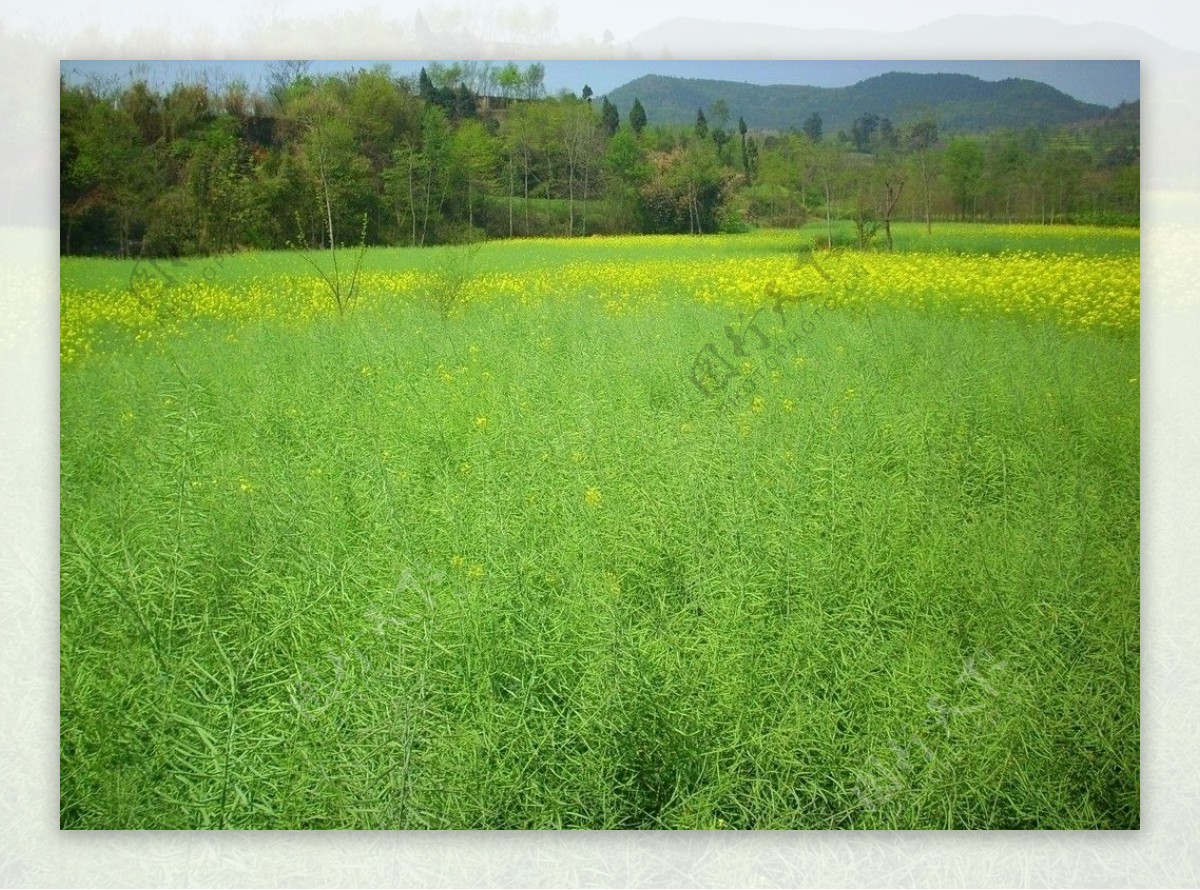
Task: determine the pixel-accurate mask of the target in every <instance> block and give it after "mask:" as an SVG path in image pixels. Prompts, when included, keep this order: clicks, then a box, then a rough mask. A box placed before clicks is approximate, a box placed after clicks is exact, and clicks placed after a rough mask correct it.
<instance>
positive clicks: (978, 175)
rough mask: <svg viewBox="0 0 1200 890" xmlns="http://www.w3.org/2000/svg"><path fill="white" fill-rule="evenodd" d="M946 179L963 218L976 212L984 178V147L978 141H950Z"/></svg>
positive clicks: (946, 163) (947, 152) (946, 160)
mask: <svg viewBox="0 0 1200 890" xmlns="http://www.w3.org/2000/svg"><path fill="white" fill-rule="evenodd" d="M944 158H945V169H946V178H947V180H948V181H949V183H950V190H951V193H952V195H953V197H954V203H955V204H957V205H958V211H959V214H960V216H961V218H963V219H966V218H967V216H968V214H973V213H974V212H975V201H976V198H978V196H979V183H980V180H981V179H982V177H983V161H984V155H983V147H982V146H981V145H980V144H979V142H978V140H975V139H970V138H967V137H959V138H956V139H952V140H950V144H949V145H947V146H946V152H945V156H944Z"/></svg>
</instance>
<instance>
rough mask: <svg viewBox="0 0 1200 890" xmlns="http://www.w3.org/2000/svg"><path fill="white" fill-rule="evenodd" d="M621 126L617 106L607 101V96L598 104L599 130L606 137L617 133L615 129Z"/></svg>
mask: <svg viewBox="0 0 1200 890" xmlns="http://www.w3.org/2000/svg"><path fill="white" fill-rule="evenodd" d="M619 126H621V117H620V115H619V113H618V112H617V106H616V105H614V104H613V103H611V102H609V101H608V96H605V97H604V100H603V102H601V103H600V129H602V130H603V131H604V133H605V134H606V135H608V136H611V135H613V134H614V133H616V132H617V128H618V127H619Z"/></svg>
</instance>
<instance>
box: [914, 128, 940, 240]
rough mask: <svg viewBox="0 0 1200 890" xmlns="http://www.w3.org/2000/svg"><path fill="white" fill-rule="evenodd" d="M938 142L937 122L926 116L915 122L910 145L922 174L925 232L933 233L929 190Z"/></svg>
mask: <svg viewBox="0 0 1200 890" xmlns="http://www.w3.org/2000/svg"><path fill="white" fill-rule="evenodd" d="M937 142H938V128H937V122H936V121H934V120H933V119H932V118H924V119H923V120H919V121H917V122H916V123H914V124H913V125H912V126H911V127H910V128H909V131H908V147H909V148H910V149H911V150H912V153H913V156H914V157H915V158H916V160H917V169H918V170H919V171H920V174H921V188H922V193H923V195H924V198H925V233H926V234H932V232H933V218H932V216H931V214H930V202H929V192H930V184H931V183H932V181H933V157H932V155H933V147H934V146H935V145H937Z"/></svg>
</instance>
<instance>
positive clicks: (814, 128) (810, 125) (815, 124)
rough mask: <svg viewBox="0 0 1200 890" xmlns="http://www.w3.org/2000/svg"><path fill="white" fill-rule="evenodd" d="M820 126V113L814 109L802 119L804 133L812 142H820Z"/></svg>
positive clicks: (821, 124)
mask: <svg viewBox="0 0 1200 890" xmlns="http://www.w3.org/2000/svg"><path fill="white" fill-rule="evenodd" d="M822 126H823V123H822V121H821V115H820V113H818V112H816V111H814V112H813V113H812V114H810V115H809V116H808V117H807V118H805V119H804V135H805V136H807V137H808V138H809V140H810V141H812V142H820V141H821V128H822Z"/></svg>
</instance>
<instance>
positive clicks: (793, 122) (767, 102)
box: [608, 72, 1109, 135]
mask: <svg viewBox="0 0 1200 890" xmlns="http://www.w3.org/2000/svg"><path fill="white" fill-rule="evenodd" d="M608 98H609V100H610V101H611V102H613V103H615V104H616V106H617V109H618V110H619V112H620V114H621V119H622V120H625V119H626V118H627V117H628V115H629V109H630V108H631V107H632V105H633V100H634V99H635V98H636V99H640V100H641V102H642V106H643V107H644V108H645V109H646V117H647V118H648V119H649V122H650V124H651V126H653V125H654V124H690V123H693V122H694V121H695V120H696V109H697V108H703V109H704V110H705V114H706V115H707V113H708V110H709V108H711V107H712V104H713V102H715V101H716V100H717V99H724V100H725V102H726V103H727V104H728V106H729V111H730V116H731V124H732V125H736V124H737V119H738V117H739V115H740V116H742V117H744V118H745V119H746V124H747V125H748V126H749V127H751V128H752V129H758V130H780V131H786V130H792V129H796V130H798V129H800V128H801V126H803V124H804V121H805V119H806V118H807V117H808V116H809V115H811V114H812V113H813V112H817V113H819V114H820V115H821V120H822V123H823V125H824V130H825V133H826V134H827V135H832V134H834V133H836V132H837V131H838V130H845V131H846V132H849V131H850V127H851V126H852V125H853V123H854V121H855V119H857V118H858V117H860V116H862V115H863V114H867V113H874V114H877V115H879V116H880V117H886V118H889V119H890V120H891V121H892V123H894V124H905V123H908V122H910V121H913V120H916V119H918V118H920V117H923V116H925V115H927V114H931V115H932V116H933V118H934V119H935V120H936V121H937V123H938V126H939V128H940V129H941V130H942V132H943V133H946V134H953V133H978V132H984V131H987V130H993V129H998V128H1004V127H1014V128H1024V127H1027V126H1030V125H1034V126H1063V125H1066V124H1076V123H1080V122H1083V121H1089V120H1096V119H1098V118H1101V117H1103V116H1104V115H1105V114H1106V113H1108V111H1109V109H1108V108H1107V107H1106V106H1103V105H1093V104H1090V103H1088V102H1081V101H1079V100H1078V99H1074V98H1072V97H1071V96H1068V95H1067V94H1066V93H1063V92H1061V91H1059V90H1056V89H1055V88H1054V87H1052V86H1048V85H1047V84H1044V83H1039V82H1037V81H1034V80H1022V79H1019V78H1009V79H1007V80H1000V81H987V80H981V79H979V78H978V77H971V76H970V75H966V74H907V73H900V72H892V73H889V74H881V75H879V76H878V77H872V78H869V79H867V80H864V81H861V82H859V83H856V84H854V85H853V86H848V87H806V86H791V85H776V86H760V85H757V84H749V83H734V82H731V81H722V80H693V79H685V78H679V77H664V76H662V75H658V74H650V75H647V76H645V77H639V78H638V79H637V80H633V81H630V82H629V83H627V84H625V85H624V86H622V87H618V88H617V89H615V90H613V91H612V92H611V93H609V96H608Z"/></svg>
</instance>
